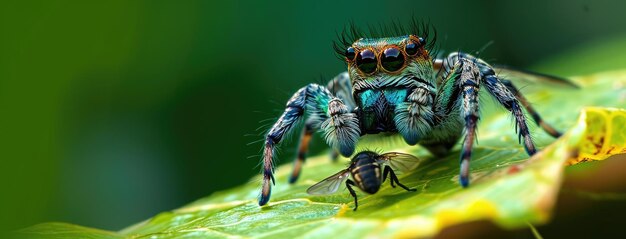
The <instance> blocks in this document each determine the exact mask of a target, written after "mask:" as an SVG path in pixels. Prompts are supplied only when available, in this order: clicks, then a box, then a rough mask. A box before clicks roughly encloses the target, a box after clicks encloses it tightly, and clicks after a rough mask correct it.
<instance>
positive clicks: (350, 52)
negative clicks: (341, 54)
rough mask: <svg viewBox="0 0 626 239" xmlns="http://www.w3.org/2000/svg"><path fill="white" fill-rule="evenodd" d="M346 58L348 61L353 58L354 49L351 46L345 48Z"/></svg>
mask: <svg viewBox="0 0 626 239" xmlns="http://www.w3.org/2000/svg"><path fill="white" fill-rule="evenodd" d="M345 55H346V59H348V61H353V60H354V56H355V55H356V54H355V50H354V48H353V47H348V49H346V53H345Z"/></svg>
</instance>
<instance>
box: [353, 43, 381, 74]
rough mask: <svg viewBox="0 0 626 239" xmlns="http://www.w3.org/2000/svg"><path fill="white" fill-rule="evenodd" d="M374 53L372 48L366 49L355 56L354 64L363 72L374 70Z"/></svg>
mask: <svg viewBox="0 0 626 239" xmlns="http://www.w3.org/2000/svg"><path fill="white" fill-rule="evenodd" d="M376 64H377V62H376V54H374V52H373V51H372V50H369V49H366V50H364V51H362V52H360V53H359V54H358V55H357V56H356V66H357V67H358V68H359V69H360V70H361V72H363V73H365V74H370V73H373V72H374V71H376Z"/></svg>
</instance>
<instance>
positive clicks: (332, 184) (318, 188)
mask: <svg viewBox="0 0 626 239" xmlns="http://www.w3.org/2000/svg"><path fill="white" fill-rule="evenodd" d="M348 176H350V171H348V170H347V169H344V170H341V171H339V172H338V173H336V174H334V175H333V176H330V177H328V178H326V179H324V180H322V181H321V182H319V183H316V184H314V185H313V186H311V187H310V188H309V189H307V190H306V193H308V194H311V195H325V194H331V193H334V192H337V189H339V186H341V184H343V183H344V182H346V180H347V179H348Z"/></svg>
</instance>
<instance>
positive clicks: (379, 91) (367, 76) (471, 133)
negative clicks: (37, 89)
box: [259, 24, 564, 205]
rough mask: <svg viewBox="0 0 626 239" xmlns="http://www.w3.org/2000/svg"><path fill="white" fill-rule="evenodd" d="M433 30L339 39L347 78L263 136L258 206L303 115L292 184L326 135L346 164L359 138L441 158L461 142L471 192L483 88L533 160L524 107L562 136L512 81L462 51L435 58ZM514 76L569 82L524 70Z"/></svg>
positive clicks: (301, 103)
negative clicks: (388, 139) (382, 136)
mask: <svg viewBox="0 0 626 239" xmlns="http://www.w3.org/2000/svg"><path fill="white" fill-rule="evenodd" d="M428 29H430V28H429V27H423V26H422V27H417V24H414V25H413V30H411V33H412V34H410V35H404V36H400V37H375V36H369V37H367V38H363V37H362V36H363V35H362V34H359V33H358V31H356V30H353V31H352V34H351V35H352V38H350V37H342V41H341V43H342V44H339V45H340V46H339V47H335V48H336V50H337V52H338V54H339V55H341V58H343V60H345V62H346V63H347V66H348V71H347V72H344V73H341V74H339V75H338V76H336V77H335V78H334V79H332V80H331V81H330V82H329V83H328V85H326V86H322V85H318V84H309V85H307V86H305V87H303V88H301V89H300V90H298V91H297V92H296V93H295V94H294V95H293V96H292V97H291V99H289V101H288V102H287V107H286V109H285V111H284V113H283V114H282V116H281V117H280V118H279V119H278V121H277V122H276V123H275V124H274V125H273V126H272V128H271V129H270V130H269V132H268V133H267V135H266V136H265V142H264V145H263V147H264V148H263V159H262V164H263V185H262V190H261V196H260V198H259V205H265V204H267V202H268V201H269V199H270V194H271V185H272V184H274V176H273V174H274V157H275V150H276V147H277V145H278V144H279V143H280V142H281V141H282V140H283V136H285V135H286V134H287V133H289V132H290V131H291V130H292V129H294V127H295V126H296V125H297V124H298V123H299V122H301V119H303V118H304V116H305V115H306V116H307V118H306V121H305V127H304V129H303V133H302V136H301V138H300V146H299V149H298V156H297V159H296V162H295V164H294V165H295V166H294V170H293V172H292V174H291V177H290V180H289V181H290V182H291V183H293V182H295V181H296V180H297V178H298V176H299V175H300V172H301V170H302V163H303V162H304V160H305V155H306V152H307V150H308V143H309V141H310V138H311V135H312V134H313V133H314V132H316V131H320V132H322V134H323V135H324V138H325V139H326V142H327V143H328V144H329V145H330V146H331V147H332V148H334V149H335V150H336V151H338V152H339V153H340V154H341V155H343V156H345V157H349V156H351V155H352V154H353V153H354V151H355V146H356V144H357V141H358V140H359V138H360V137H361V136H363V135H366V134H378V133H383V132H385V133H398V134H400V135H401V136H402V138H403V139H404V141H405V142H406V143H407V144H409V145H415V144H420V145H421V146H423V147H425V148H426V149H428V150H429V151H430V152H431V153H432V154H434V155H436V156H440V155H445V154H447V153H448V152H449V150H450V149H451V148H452V146H454V144H455V143H456V142H457V141H458V140H459V139H460V138H461V137H463V141H462V148H461V150H462V151H461V156H460V158H461V160H460V161H461V166H460V177H459V178H460V179H459V180H460V184H461V185H462V186H463V187H467V186H468V185H469V168H470V164H469V163H470V159H471V155H472V145H473V143H474V141H475V135H476V126H477V123H478V120H479V119H480V115H479V107H480V104H479V97H478V95H479V90H480V89H481V88H483V89H486V91H487V92H489V93H490V95H492V96H493V97H494V98H495V99H496V100H497V101H498V102H499V103H500V105H501V106H503V107H504V108H506V109H507V110H508V111H509V112H511V114H512V115H513V117H514V119H515V124H516V128H517V130H518V134H519V138H520V142H521V143H523V145H524V147H525V149H526V152H527V153H528V154H529V155H532V154H534V153H535V152H536V148H535V145H534V144H533V141H532V138H531V136H530V134H529V131H528V126H527V122H526V117H525V115H524V112H523V111H522V107H523V108H525V109H526V111H527V112H528V113H529V114H530V115H531V116H532V118H533V120H534V121H535V122H536V123H537V124H538V125H539V126H540V127H542V128H543V129H544V130H545V131H546V132H548V133H549V134H550V135H552V136H554V137H558V136H559V135H560V133H559V132H558V131H556V130H555V129H554V128H552V127H551V126H550V125H548V124H547V123H545V122H543V121H542V119H541V117H540V116H539V114H538V113H537V112H536V111H535V110H534V109H533V108H532V107H531V106H530V105H529V104H528V102H527V100H526V99H525V98H524V97H523V96H522V95H521V94H520V93H519V91H518V90H517V89H516V87H515V86H513V84H512V83H511V82H510V81H507V80H505V79H502V78H500V77H498V75H497V74H496V70H495V68H494V67H492V66H490V65H489V64H487V63H486V62H484V61H483V60H481V59H479V58H476V57H474V56H472V55H469V54H466V53H463V52H454V53H451V54H450V55H448V56H447V57H446V58H444V59H433V58H432V57H431V54H432V53H431V51H432V48H433V43H434V40H433V39H430V42H429V38H428V36H427V35H428V34H427V32H428V31H427V30H428ZM401 31H403V30H401ZM403 32H404V31H403ZM387 34H389V33H387ZM394 34H398V33H394ZM380 35H385V34H380ZM398 35H399V34H398ZM503 70H507V71H512V70H510V69H503ZM515 73H516V74H518V75H520V74H522V75H524V74H525V75H529V74H533V77H544V78H551V79H552V80H558V81H564V80H563V79H560V78H557V77H551V76H546V75H543V74H537V73H530V72H526V71H524V72H522V71H516V72H515Z"/></svg>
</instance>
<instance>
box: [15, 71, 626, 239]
mask: <svg viewBox="0 0 626 239" xmlns="http://www.w3.org/2000/svg"><path fill="white" fill-rule="evenodd" d="M573 80H574V81H575V82H576V83H577V84H579V85H580V86H581V89H565V88H564V89H559V88H542V87H541V86H537V85H533V86H529V87H525V88H523V90H522V91H523V92H526V93H529V94H528V95H527V96H528V98H529V100H530V101H531V102H534V103H535V108H536V109H537V110H538V111H539V112H540V113H541V114H542V116H543V117H544V119H545V120H546V121H548V122H551V123H553V125H555V126H556V127H557V128H560V129H569V130H567V132H566V133H565V134H564V135H563V136H562V137H561V138H559V139H558V140H555V139H552V138H550V137H549V136H548V135H547V134H545V133H544V132H543V131H541V129H540V128H538V127H536V128H534V129H533V134H534V136H535V141H536V143H537V145H538V146H539V147H540V148H542V149H543V150H542V151H540V152H539V153H538V154H536V155H535V156H533V157H532V158H530V159H529V158H528V156H527V154H526V153H525V152H524V150H523V148H522V147H521V145H520V144H518V142H517V136H516V135H515V132H514V129H513V122H512V117H511V116H510V115H509V114H508V112H506V111H504V110H500V109H499V107H498V106H496V104H495V103H494V104H490V103H486V104H482V105H483V106H485V108H483V109H482V112H483V116H484V117H483V119H482V121H481V123H480V127H479V130H478V135H479V141H478V142H479V143H478V144H477V145H476V147H475V152H474V154H473V158H472V164H471V171H472V175H471V178H472V184H471V186H470V187H469V188H467V189H462V188H461V187H460V186H459V185H458V183H457V182H458V176H457V175H458V171H459V166H458V158H459V150H458V147H457V149H455V150H454V152H453V153H451V154H450V155H449V156H447V157H445V158H437V159H435V158H433V157H432V156H429V154H428V153H427V152H426V151H425V150H424V149H421V148H419V147H411V146H407V145H405V144H403V143H393V142H391V143H389V142H388V141H373V142H370V143H367V142H366V143H364V144H362V145H361V147H370V148H371V147H375V148H379V149H384V151H385V152H389V151H396V152H406V153H411V154H414V155H417V156H418V157H422V158H425V159H427V162H426V163H423V164H422V165H421V166H420V167H419V168H418V169H416V170H415V171H413V172H410V173H406V174H403V175H400V176H399V177H400V181H401V182H402V183H404V184H405V185H407V186H409V187H412V188H417V191H416V192H407V191H405V190H403V189H401V188H391V187H390V186H389V185H388V184H385V185H384V186H383V187H382V188H381V190H380V191H379V192H378V193H376V194H375V195H366V194H364V193H361V192H357V194H358V196H359V210H358V211H356V212H355V211H352V208H353V207H354V204H353V200H352V197H351V196H350V195H349V193H348V192H347V190H340V191H339V192H338V193H336V194H333V195H329V196H311V195H307V194H306V192H305V191H306V189H307V188H308V187H309V186H311V185H312V184H314V183H316V182H318V181H320V180H321V179H323V178H325V177H327V176H330V175H332V174H333V173H335V172H337V171H339V170H341V169H342V168H345V163H347V162H348V160H347V159H340V160H341V161H340V162H339V163H331V162H330V160H329V158H328V157H327V155H326V154H323V155H320V156H316V157H311V158H310V159H309V160H308V161H307V163H306V164H305V166H304V170H303V174H302V176H301V180H300V181H298V182H297V183H296V184H294V185H289V184H288V183H287V176H288V173H289V172H290V170H291V165H285V166H282V167H279V168H278V169H277V177H276V186H275V187H274V188H273V195H272V199H271V201H270V203H269V205H268V206H265V207H259V206H258V205H257V201H256V199H257V196H258V193H259V191H258V190H259V188H258V186H259V184H258V183H248V184H245V185H242V186H240V187H236V188H233V189H230V190H226V191H222V192H217V193H214V194H213V195H211V196H209V197H206V198H202V199H200V200H198V201H196V202H193V203H191V204H189V205H186V206H184V207H182V208H179V209H176V210H174V211H170V212H163V213H160V214H158V215H156V216H155V217H153V218H151V219H148V220H146V221H144V222H141V223H138V224H136V225H134V226H131V227H128V228H126V229H124V230H122V231H120V232H117V233H114V232H104V231H100V230H95V229H89V228H83V227H78V226H71V225H67V224H40V225H36V226H33V227H31V228H27V229H24V230H22V231H21V233H24V234H26V235H40V236H51V237H55V238H64V237H83V238H84V237H91V238H100V237H110V238H116V237H127V238H144V237H145V238H180V237H267V238H270V237H271V238H292V237H303V238H307V237H315V238H324V237H332V236H335V235H339V234H341V235H342V237H345V238H362V237H366V236H371V237H383V238H387V237H419V236H432V235H435V234H437V233H438V232H439V231H441V230H442V229H443V228H445V227H448V226H451V225H455V224H460V223H464V222H469V221H475V220H482V219H487V220H492V221H493V222H494V223H496V224H498V225H500V226H502V227H505V228H520V227H528V223H531V224H541V223H545V222H547V221H548V220H549V219H550V216H551V211H552V209H553V207H554V204H555V200H556V195H557V194H558V191H559V188H560V186H561V180H562V178H563V171H564V165H567V164H575V163H579V162H584V161H589V160H602V159H605V158H607V157H608V156H610V155H613V154H618V153H624V152H626V131H624V130H623V129H622V127H623V126H624V125H626V111H624V110H621V109H619V108H626V72H624V71H622V72H608V73H602V74H597V75H593V76H587V77H578V78H575V79H573ZM531 87H532V88H531ZM533 88H534V89H533ZM481 100H486V101H491V100H490V99H489V98H488V96H487V95H484V96H483V97H481ZM591 106H594V107H591ZM285 147H289V145H285ZM281 158H282V159H283V160H287V159H289V155H283V156H282V157H281ZM234 160H236V159H234ZM254 181H256V182H258V181H260V178H255V179H254Z"/></svg>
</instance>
